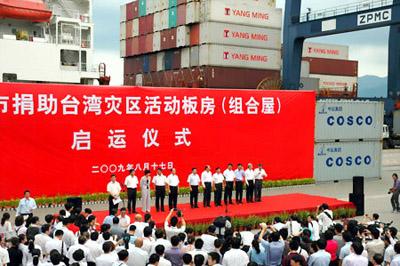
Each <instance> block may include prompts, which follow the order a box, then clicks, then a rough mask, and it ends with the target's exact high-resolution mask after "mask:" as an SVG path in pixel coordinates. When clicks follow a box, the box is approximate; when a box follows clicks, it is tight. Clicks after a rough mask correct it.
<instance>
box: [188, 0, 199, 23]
mask: <svg viewBox="0 0 400 266" xmlns="http://www.w3.org/2000/svg"><path fill="white" fill-rule="evenodd" d="M199 21H200V2H190V3H187V4H186V24H192V23H198V22H199Z"/></svg>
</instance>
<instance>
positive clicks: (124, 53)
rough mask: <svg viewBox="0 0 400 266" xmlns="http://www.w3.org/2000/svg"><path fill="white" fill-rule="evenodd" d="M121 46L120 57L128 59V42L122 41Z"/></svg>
mask: <svg viewBox="0 0 400 266" xmlns="http://www.w3.org/2000/svg"><path fill="white" fill-rule="evenodd" d="M119 44H120V46H119V47H120V48H119V51H120V57H126V40H120V41H119Z"/></svg>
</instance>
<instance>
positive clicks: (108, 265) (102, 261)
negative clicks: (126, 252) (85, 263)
mask: <svg viewBox="0 0 400 266" xmlns="http://www.w3.org/2000/svg"><path fill="white" fill-rule="evenodd" d="M114 250H115V246H114V244H113V243H112V242H111V241H106V242H104V244H103V252H104V254H101V255H100V256H99V257H97V258H96V266H112V265H113V264H114V262H116V261H118V255H117V254H116V253H115V252H114Z"/></svg>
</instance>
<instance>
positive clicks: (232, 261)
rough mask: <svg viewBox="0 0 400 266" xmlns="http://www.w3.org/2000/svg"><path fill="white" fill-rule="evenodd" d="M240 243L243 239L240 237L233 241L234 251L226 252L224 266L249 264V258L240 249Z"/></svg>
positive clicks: (244, 265)
mask: <svg viewBox="0 0 400 266" xmlns="http://www.w3.org/2000/svg"><path fill="white" fill-rule="evenodd" d="M240 242H241V239H240V238H238V237H234V238H233V239H232V249H231V250H229V251H227V252H225V254H224V258H223V260H222V265H223V266H246V265H247V264H248V263H249V256H247V253H246V252H244V251H243V250H241V249H240Z"/></svg>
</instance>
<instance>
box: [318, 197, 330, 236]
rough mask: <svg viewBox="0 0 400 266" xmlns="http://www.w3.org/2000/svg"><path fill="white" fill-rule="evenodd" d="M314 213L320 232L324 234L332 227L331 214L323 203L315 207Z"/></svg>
mask: <svg viewBox="0 0 400 266" xmlns="http://www.w3.org/2000/svg"><path fill="white" fill-rule="evenodd" d="M318 212H319V214H318ZM316 213H317V219H318V223H319V225H320V226H321V232H322V233H325V232H326V230H328V229H329V227H331V226H332V225H333V212H332V211H331V210H329V206H328V204H326V203H324V204H322V205H320V206H318V207H317V211H316Z"/></svg>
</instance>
